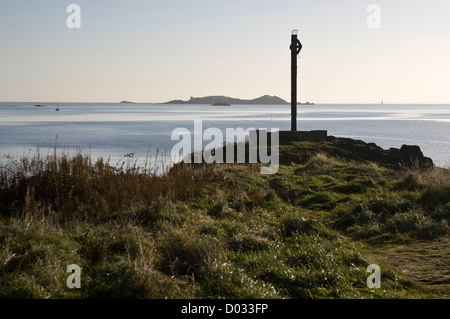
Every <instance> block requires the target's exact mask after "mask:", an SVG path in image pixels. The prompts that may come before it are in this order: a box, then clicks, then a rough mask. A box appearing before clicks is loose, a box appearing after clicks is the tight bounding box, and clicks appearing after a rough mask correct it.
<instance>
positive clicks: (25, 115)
mask: <svg viewBox="0 0 450 319" xmlns="http://www.w3.org/2000/svg"><path fill="white" fill-rule="evenodd" d="M36 104H40V105H45V106H43V107H36V106H35V105H36ZM56 108H59V111H57V110H56ZM194 120H203V130H206V129H207V128H210V127H216V128H219V129H220V130H222V132H223V135H224V136H226V129H227V128H239V127H240V128H243V129H248V128H267V129H269V130H270V129H280V130H289V129H290V106H289V105H286V106H279V105H273V106H268V105H264V106H261V105H233V106H228V107H226V106H225V107H212V106H209V105H163V104H120V103H117V104H114V103H60V104H59V105H57V104H56V103H42V102H39V103H38V102H36V103H14V102H11V103H0V159H2V158H4V157H5V156H6V155H9V156H12V157H14V158H20V157H22V156H29V155H33V154H35V153H36V150H37V147H38V146H39V147H40V152H41V154H46V153H48V152H50V153H52V152H53V150H54V148H55V146H56V148H57V149H58V150H64V151H66V152H68V153H75V152H76V151H77V150H81V151H82V152H83V153H85V154H90V155H91V156H93V157H97V156H102V157H104V158H110V161H111V162H112V163H114V162H120V161H121V160H123V159H125V158H127V156H126V155H129V156H130V155H131V154H132V155H133V158H135V159H137V160H144V159H145V158H146V157H147V154H150V155H149V156H150V157H152V156H154V154H155V152H156V150H166V151H167V153H168V154H170V150H171V149H172V147H173V145H175V143H177V142H178V141H172V140H171V135H172V132H173V131H174V130H175V129H177V128H186V129H188V130H190V131H191V132H193V127H194ZM298 129H299V130H328V133H329V135H334V136H338V137H349V138H354V139H360V140H363V141H365V142H374V143H376V144H378V145H379V146H381V147H383V148H386V149H388V148H391V147H397V148H399V147H401V146H402V145H404V144H407V145H418V146H420V147H421V149H422V151H423V153H424V154H425V156H428V157H431V158H432V159H433V161H434V162H435V164H436V165H439V166H441V167H450V105H386V104H385V105H367V104H364V105H347V104H342V105H338V104H319V105H309V106H305V105H302V106H299V115H298ZM208 143H209V142H208V141H204V142H203V146H206V145H207V144H208ZM149 148H150V153H148V150H149Z"/></svg>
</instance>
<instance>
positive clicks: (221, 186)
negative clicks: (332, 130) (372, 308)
mask: <svg viewBox="0 0 450 319" xmlns="http://www.w3.org/2000/svg"><path fill="white" fill-rule="evenodd" d="M297 143H298V145H297V147H301V144H302V143H301V142H297ZM310 144H311V143H308V148H311V151H312V153H311V154H309V156H307V157H305V156H304V154H298V158H301V159H302V160H298V161H293V162H295V163H296V164H290V165H282V166H281V167H280V170H279V172H278V174H276V175H272V176H263V175H260V174H259V167H258V165H178V166H175V167H173V168H172V169H170V170H169V171H168V173H167V174H164V175H158V174H155V173H154V172H152V171H150V170H148V169H147V168H146V167H144V168H139V167H137V165H136V163H132V162H128V163H127V164H125V165H123V166H122V167H119V168H115V167H113V166H112V165H110V163H108V161H105V160H103V159H99V160H97V161H92V160H91V159H90V158H89V157H87V156H84V155H82V154H80V153H77V154H75V155H73V156H69V155H65V154H61V155H56V154H54V155H48V156H45V157H42V156H41V155H39V154H38V155H36V156H35V157H34V158H29V159H21V160H15V159H12V158H9V159H6V158H5V159H4V161H3V163H2V164H1V166H2V167H1V169H0V218H1V219H0V298H449V297H450V274H449V272H448V267H447V266H448V264H449V262H450V261H449V258H450V256H449V254H448V244H449V243H450V241H449V235H450V227H449V222H450V175H449V172H448V171H447V170H445V169H440V168H434V169H432V170H429V171H419V170H414V169H408V170H397V171H394V170H389V169H387V168H381V167H378V166H376V165H374V164H371V163H356V162H350V161H346V160H343V159H338V158H333V157H331V156H329V155H327V154H326V153H324V152H318V153H314V148H313V147H312V146H311V145H310ZM283 151H285V150H283V148H282V149H281V156H283ZM293 156H294V155H293V154H292V152H290V153H289V158H291V157H293ZM389 256H390V257H391V258H386V257H389ZM402 256H403V257H404V258H401V257H402ZM394 257H395V258H394ZM407 257H408V258H407ZM436 260H437V261H438V262H435V261H436ZM71 264H77V265H79V266H80V267H81V269H82V274H81V279H82V288H81V289H72V290H71V289H68V288H67V286H66V280H67V277H68V275H69V274H68V273H67V272H66V268H67V266H69V265H71ZM370 264H378V265H380V267H381V270H382V284H381V289H369V288H368V287H367V285H366V280H367V277H368V276H369V274H368V273H367V272H366V269H367V267H368V265H370ZM405 270H408V271H405ZM433 276H434V277H433Z"/></svg>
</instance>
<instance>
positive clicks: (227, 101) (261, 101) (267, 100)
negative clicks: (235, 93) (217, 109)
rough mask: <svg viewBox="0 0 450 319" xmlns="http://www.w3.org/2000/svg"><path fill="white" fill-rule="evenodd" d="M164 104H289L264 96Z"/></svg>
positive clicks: (214, 98) (207, 98)
mask: <svg viewBox="0 0 450 319" xmlns="http://www.w3.org/2000/svg"><path fill="white" fill-rule="evenodd" d="M163 104H210V105H215V106H218V105H231V104H257V105H285V104H289V103H288V102H286V101H285V100H283V99H282V98H279V97H278V96H270V95H264V96H261V97H259V98H256V99H253V100H243V99H237V98H232V97H228V96H220V95H219V96H206V97H191V99H190V100H189V101H183V100H173V101H169V102H166V103H163Z"/></svg>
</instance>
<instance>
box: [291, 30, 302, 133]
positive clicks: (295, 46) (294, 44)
mask: <svg viewBox="0 0 450 319" xmlns="http://www.w3.org/2000/svg"><path fill="white" fill-rule="evenodd" d="M290 49H291V131H293V132H296V131H297V56H298V55H299V53H300V51H301V49H302V44H301V43H300V41H299V40H298V30H293V31H292V36H291V47H290Z"/></svg>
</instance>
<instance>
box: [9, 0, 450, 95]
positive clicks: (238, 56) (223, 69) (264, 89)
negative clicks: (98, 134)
mask: <svg viewBox="0 0 450 319" xmlns="http://www.w3.org/2000/svg"><path fill="white" fill-rule="evenodd" d="M72 3H73V4H78V5H79V6H80V8H81V28H80V29H70V28H68V27H67V24H66V20H67V18H68V17H69V16H70V14H71V13H67V12H66V9H67V7H68V6H69V5H70V4H72ZM371 4H376V5H378V7H379V8H380V9H381V14H380V19H379V21H380V28H369V25H368V22H367V21H368V18H369V16H372V14H373V12H367V8H368V6H369V5H371ZM449 17H450V1H449V0H427V1H425V0H386V1H384V0H383V1H381V0H378V1H377V0H373V1H364V0H121V1H119V0H71V1H64V0H0V101H46V102H47V101H56V100H59V101H61V102H62V101H73V102H100V101H102V102H118V101H121V100H125V99H126V100H131V101H135V102H165V101H168V100H172V99H189V98H190V97H191V96H206V95H228V96H233V97H240V98H248V99H250V98H256V97H259V96H261V95H264V94H269V95H277V96H280V97H282V98H284V99H286V100H288V101H289V99H290V51H289V44H290V35H291V30H292V29H299V34H300V35H299V37H300V40H301V41H302V43H303V51H302V52H301V54H300V59H299V97H298V99H299V101H312V102H316V103H379V102H380V101H381V100H382V99H384V101H385V103H450V18H449ZM375 18H376V16H375ZM370 21H378V20H370ZM371 26H373V25H371Z"/></svg>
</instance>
